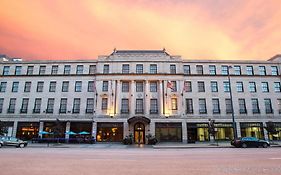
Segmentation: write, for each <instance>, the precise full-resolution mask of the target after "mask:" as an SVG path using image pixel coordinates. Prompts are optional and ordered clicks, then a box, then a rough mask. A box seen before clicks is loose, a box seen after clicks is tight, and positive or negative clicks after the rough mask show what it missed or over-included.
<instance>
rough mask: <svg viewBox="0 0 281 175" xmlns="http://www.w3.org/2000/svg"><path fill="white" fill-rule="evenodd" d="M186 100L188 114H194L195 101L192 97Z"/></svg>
mask: <svg viewBox="0 0 281 175" xmlns="http://www.w3.org/2000/svg"><path fill="white" fill-rule="evenodd" d="M185 101H186V114H193V102H192V98H187V99H185Z"/></svg>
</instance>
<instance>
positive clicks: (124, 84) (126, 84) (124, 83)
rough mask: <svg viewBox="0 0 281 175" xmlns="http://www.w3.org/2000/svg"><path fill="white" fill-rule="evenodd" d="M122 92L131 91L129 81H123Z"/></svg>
mask: <svg viewBox="0 0 281 175" xmlns="http://www.w3.org/2000/svg"><path fill="white" fill-rule="evenodd" d="M122 92H129V82H127V81H123V82H122Z"/></svg>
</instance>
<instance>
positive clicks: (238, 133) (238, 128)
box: [236, 122, 241, 137]
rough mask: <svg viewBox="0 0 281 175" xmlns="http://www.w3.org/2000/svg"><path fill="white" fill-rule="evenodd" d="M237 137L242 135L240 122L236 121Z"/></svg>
mask: <svg viewBox="0 0 281 175" xmlns="http://www.w3.org/2000/svg"><path fill="white" fill-rule="evenodd" d="M236 129H237V137H241V128H240V122H236Z"/></svg>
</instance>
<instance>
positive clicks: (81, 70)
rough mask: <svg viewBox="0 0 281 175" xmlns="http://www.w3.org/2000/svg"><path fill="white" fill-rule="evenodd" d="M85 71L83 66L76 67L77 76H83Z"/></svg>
mask: <svg viewBox="0 0 281 175" xmlns="http://www.w3.org/2000/svg"><path fill="white" fill-rule="evenodd" d="M83 69H84V66H83V65H77V67H76V74H77V75H81V74H83Z"/></svg>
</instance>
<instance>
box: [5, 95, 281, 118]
mask: <svg viewBox="0 0 281 175" xmlns="http://www.w3.org/2000/svg"><path fill="white" fill-rule="evenodd" d="M0 108H1V100H0ZM277 110H278V113H279V114H281V99H280V98H279V99H277Z"/></svg>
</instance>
